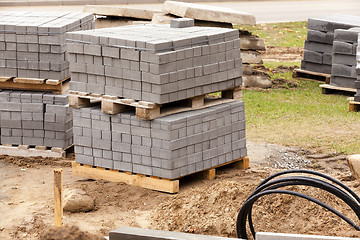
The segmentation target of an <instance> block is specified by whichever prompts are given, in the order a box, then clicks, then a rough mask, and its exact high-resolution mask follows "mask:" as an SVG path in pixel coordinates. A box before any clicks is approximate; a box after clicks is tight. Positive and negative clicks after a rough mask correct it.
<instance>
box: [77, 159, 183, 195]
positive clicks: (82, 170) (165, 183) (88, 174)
mask: <svg viewBox="0 0 360 240" xmlns="http://www.w3.org/2000/svg"><path fill="white" fill-rule="evenodd" d="M72 172H73V175H76V176H80V177H85V178H93V179H97V180H107V181H111V182H123V183H126V184H129V185H132V186H138V187H143V188H147V189H152V190H156V191H161V192H167V193H177V192H179V180H175V181H171V180H169V179H160V178H151V177H146V176H144V175H140V174H128V173H125V172H120V171H110V170H106V169H105V168H101V167H96V168H93V167H91V166H88V165H81V164H80V163H76V162H73V163H72Z"/></svg>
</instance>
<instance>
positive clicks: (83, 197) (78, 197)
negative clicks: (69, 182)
mask: <svg viewBox="0 0 360 240" xmlns="http://www.w3.org/2000/svg"><path fill="white" fill-rule="evenodd" d="M94 208H95V201H94V199H93V198H92V197H91V196H89V195H87V194H86V192H85V191H84V190H82V189H78V188H74V189H70V188H67V189H65V190H64V211H67V212H88V211H91V210H94Z"/></svg>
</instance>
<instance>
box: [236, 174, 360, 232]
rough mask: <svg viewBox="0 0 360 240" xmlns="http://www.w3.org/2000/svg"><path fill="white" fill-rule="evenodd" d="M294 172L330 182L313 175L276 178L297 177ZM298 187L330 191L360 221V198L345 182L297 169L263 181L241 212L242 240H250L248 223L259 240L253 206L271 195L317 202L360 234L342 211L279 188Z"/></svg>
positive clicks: (359, 229) (240, 228)
mask: <svg viewBox="0 0 360 240" xmlns="http://www.w3.org/2000/svg"><path fill="white" fill-rule="evenodd" d="M294 173H303V174H309V175H314V176H317V177H320V178H323V179H325V180H328V181H329V182H328V181H324V180H323V179H319V178H313V177H309V176H291V177H284V178H280V179H275V180H273V179H274V178H276V177H279V176H282V175H286V174H294ZM296 185H302V186H311V187H314V188H319V189H322V190H324V191H327V192H328V193H330V194H332V195H334V196H336V197H338V198H340V199H341V200H342V201H343V202H344V203H346V204H347V205H348V206H349V207H350V208H351V209H352V210H353V211H354V213H355V214H356V216H357V217H358V219H359V220H360V198H359V196H358V195H356V193H355V192H354V191H352V190H351V189H350V188H349V187H347V186H346V185H345V184H343V183H341V182H340V181H339V180H336V179H334V178H332V177H330V176H328V175H325V174H323V173H320V172H316V171H311V170H305V169H300V170H298V169H296V170H287V171H282V172H278V173H275V174H273V175H271V176H270V177H268V178H266V179H265V180H264V181H262V182H261V183H260V184H259V186H258V187H257V188H256V189H255V191H254V192H253V193H252V194H251V195H250V196H249V197H248V198H247V199H246V201H245V203H244V204H243V206H242V207H241V209H240V212H239V214H238V217H237V222H236V231H237V236H238V238H242V239H248V236H247V233H246V222H247V220H248V222H249V228H250V231H251V234H252V235H253V237H254V239H255V234H256V232H255V229H254V225H253V221H252V206H253V205H254V203H255V202H256V201H257V200H258V199H259V198H261V197H262V196H265V195H270V194H286V195H293V196H297V197H300V198H304V199H306V200H309V201H311V202H313V203H316V204H318V205H320V206H322V207H324V208H325V209H327V210H329V211H330V212H332V213H334V214H336V215H337V216H338V217H340V218H341V219H343V220H344V221H345V222H347V223H348V224H350V225H351V226H352V227H353V228H355V229H356V230H358V231H360V227H359V226H358V225H357V224H355V223H354V222H353V221H352V220H351V219H349V218H347V217H346V216H344V215H343V214H341V213H340V212H338V211H337V210H336V209H334V208H332V207H330V206H328V205H327V204H325V203H323V202H321V201H319V200H317V199H314V198H312V197H310V196H308V195H305V194H302V193H298V192H294V191H289V190H283V189H279V188H282V187H286V186H296Z"/></svg>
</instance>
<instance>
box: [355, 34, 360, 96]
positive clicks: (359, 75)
mask: <svg viewBox="0 0 360 240" xmlns="http://www.w3.org/2000/svg"><path fill="white" fill-rule="evenodd" d="M359 46H360V33H359V35H358V47H357V51H356V63H357V65H356V82H355V88H356V89H357V92H356V94H355V97H354V101H355V102H358V103H360V47H359Z"/></svg>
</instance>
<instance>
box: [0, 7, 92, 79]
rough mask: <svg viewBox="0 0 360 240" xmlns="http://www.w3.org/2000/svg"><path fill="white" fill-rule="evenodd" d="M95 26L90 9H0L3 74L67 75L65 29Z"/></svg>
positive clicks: (30, 75)
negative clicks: (79, 10) (57, 10)
mask: <svg viewBox="0 0 360 240" xmlns="http://www.w3.org/2000/svg"><path fill="white" fill-rule="evenodd" d="M92 28H94V21H93V15H92V14H88V13H71V12H51V11H50V12H26V11H3V12H0V76H6V77H24V78H43V79H57V80H61V79H64V78H66V77H68V76H69V63H68V61H67V57H66V54H65V52H66V47H65V42H66V41H65V33H66V32H68V31H76V30H86V29H92Z"/></svg>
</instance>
